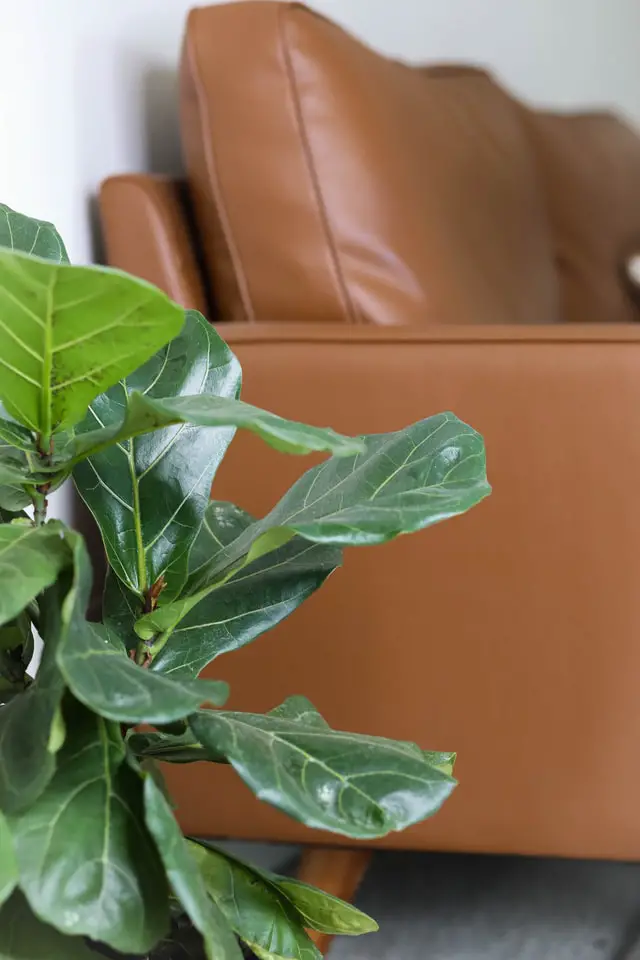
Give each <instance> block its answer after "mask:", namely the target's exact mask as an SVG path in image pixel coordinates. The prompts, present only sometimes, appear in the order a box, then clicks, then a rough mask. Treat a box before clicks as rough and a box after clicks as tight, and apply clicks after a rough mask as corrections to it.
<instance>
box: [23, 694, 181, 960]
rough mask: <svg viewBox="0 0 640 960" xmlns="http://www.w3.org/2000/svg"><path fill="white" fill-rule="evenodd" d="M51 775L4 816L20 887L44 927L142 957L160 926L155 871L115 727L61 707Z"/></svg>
mask: <svg viewBox="0 0 640 960" xmlns="http://www.w3.org/2000/svg"><path fill="white" fill-rule="evenodd" d="M66 707H67V709H66V715H65V721H66V727H67V739H66V742H65V744H64V746H63V748H62V750H61V751H60V754H59V757H58V768H57V771H56V773H55V776H54V777H53V779H52V780H51V782H50V783H49V785H48V786H47V788H46V790H45V791H44V793H42V794H41V796H40V797H38V799H37V800H36V801H35V803H33V804H32V805H31V806H30V807H29V808H28V809H27V810H25V811H24V812H23V813H21V814H17V815H14V816H11V817H9V826H10V829H11V833H12V836H13V842H14V847H15V852H16V858H17V861H18V867H19V871H20V886H21V888H22V890H23V892H24V894H25V896H26V897H27V900H28V901H29V904H30V905H31V908H32V910H34V912H37V914H38V916H39V917H40V919H41V920H43V921H44V922H45V923H49V924H51V926H53V927H56V929H58V930H60V932H61V933H65V934H67V935H71V936H79V935H83V936H88V937H91V938H92V939H93V940H97V941H99V942H102V943H106V944H108V945H109V946H111V947H113V948H114V949H115V950H120V951H121V952H124V953H126V952H131V953H144V952H145V951H147V950H150V949H151V948H152V947H153V946H154V944H155V943H156V942H157V941H158V939H159V938H160V937H161V936H163V934H164V933H165V932H166V930H167V929H168V923H169V914H168V891H167V886H166V880H165V876H164V871H163V868H162V864H161V862H160V860H159V858H158V856H157V853H156V850H155V848H154V845H153V842H152V840H151V837H150V836H149V834H148V833H147V830H146V829H145V827H144V808H143V800H142V789H143V788H142V782H141V780H140V777H139V776H138V774H136V773H135V772H134V770H133V769H132V768H131V767H130V765H129V764H128V763H127V762H126V751H125V747H124V744H123V742H122V738H121V736H120V732H119V728H118V727H117V725H112V724H111V725H110V724H108V723H107V722H106V721H105V720H102V719H101V718H100V717H96V716H95V715H94V714H92V713H90V712H89V711H87V710H86V709H85V708H84V707H82V706H80V705H79V704H77V703H74V702H73V701H71V700H69V701H68V702H67V705H66Z"/></svg>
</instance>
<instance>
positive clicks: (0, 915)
mask: <svg viewBox="0 0 640 960" xmlns="http://www.w3.org/2000/svg"><path fill="white" fill-rule="evenodd" d="M0 960H96V954H95V953H94V952H93V951H92V950H91V949H90V948H89V947H88V946H87V944H86V943H85V941H84V940H83V939H82V938H81V937H65V936H64V935H63V934H61V933H58V931H57V930H54V929H53V927H50V926H48V925H47V924H45V923H42V921H41V920H39V919H38V917H36V916H35V914H34V913H33V911H32V910H31V908H30V906H29V904H28V903H27V901H26V900H25V898H24V896H23V895H22V894H21V893H18V892H17V891H16V893H14V895H13V896H12V897H11V899H10V900H9V901H7V903H5V904H4V906H3V907H2V908H0Z"/></svg>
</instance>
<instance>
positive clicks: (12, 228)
mask: <svg viewBox="0 0 640 960" xmlns="http://www.w3.org/2000/svg"><path fill="white" fill-rule="evenodd" d="M0 247H8V248H9V250H19V251H21V252H22V253H30V254H33V255H34V256H35V257H42V259H43V260H51V261H52V262H53V263H68V262H69V257H68V256H67V251H66V250H65V246H64V243H63V242H62V237H61V236H60V234H59V233H58V231H57V230H56V228H55V227H54V225H53V224H52V223H49V222H48V221H47V220H35V219H34V218H33V217H26V216H25V215H24V214H22V213H18V212H17V211H16V210H12V209H11V207H8V206H7V205H6V204H4V203H0Z"/></svg>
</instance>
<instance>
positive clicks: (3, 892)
mask: <svg viewBox="0 0 640 960" xmlns="http://www.w3.org/2000/svg"><path fill="white" fill-rule="evenodd" d="M17 882H18V865H17V863H16V857H15V853H14V851H13V840H12V839H11V832H10V830H9V825H8V823H7V821H6V819H5V816H4V814H3V813H2V810H0V906H1V905H2V904H3V903H4V902H5V900H7V899H8V898H9V897H10V896H11V894H12V893H13V891H14V889H15V886H16V884H17Z"/></svg>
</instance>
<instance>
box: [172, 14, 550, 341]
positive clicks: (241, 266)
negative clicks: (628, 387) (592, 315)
mask: <svg viewBox="0 0 640 960" xmlns="http://www.w3.org/2000/svg"><path fill="white" fill-rule="evenodd" d="M181 115H182V132H183V145H184V153H185V160H186V164H187V170H188V176H189V181H190V184H191V188H192V190H193V193H194V198H195V210H196V214H197V216H198V218H199V225H200V231H201V236H202V241H203V244H204V250H205V254H206V258H207V264H208V269H209V271H210V273H211V276H212V278H213V281H212V282H213V287H214V289H215V295H216V299H217V302H218V306H219V308H220V316H221V318H222V319H225V320H249V321H261V322H268V321H277V322H289V321H294V322H303V321H304V322H309V321H322V322H341V323H351V324H360V323H371V324H378V325H406V324H412V325H420V326H422V325H427V324H431V323H441V324H454V323H477V324H483V323H545V322H549V323H551V322H555V321H557V320H558V319H559V313H558V310H559V307H558V288H557V278H556V273H555V269H554V263H553V256H552V247H551V244H550V239H549V226H548V223H547V217H546V213H545V208H544V202H543V197H542V192H541V186H540V183H539V180H538V177H537V173H536V165H535V160H534V157H533V154H532V151H531V149H530V144H529V140H528V136H527V132H526V129H525V127H524V124H523V122H522V117H521V112H520V110H519V108H518V106H517V105H516V103H515V102H514V101H513V100H512V99H511V98H510V97H509V96H508V95H507V94H506V93H505V92H504V91H502V90H501V89H500V87H499V86H498V85H497V84H496V83H494V82H493V81H492V80H491V78H490V77H489V76H488V75H486V74H484V73H483V72H482V71H479V70H477V71H474V70H464V69H463V70H460V69H455V68H454V69H452V70H447V69H444V70H441V71H439V72H438V71H426V70H424V69H423V68H415V69H414V68H411V67H409V66H406V65H404V64H402V63H398V62H396V61H393V60H390V59H387V58H385V57H383V56H381V55H380V54H378V53H375V52H374V51H373V50H371V49H370V48H368V47H367V46H365V45H364V44H362V43H360V42H359V41H358V40H356V39H355V38H353V37H352V36H351V35H350V34H348V33H347V32H345V31H344V30H342V29H341V28H339V27H338V26H336V25H334V24H332V23H330V22H329V21H328V20H325V19H324V18H322V17H320V16H318V15H316V14H315V13H313V12H312V11H310V10H309V9H307V8H306V7H303V6H302V5H301V4H297V3H292V4H288V3H277V2H272V0H248V2H244V3H233V4H222V5H220V6H214V7H208V8H207V7H205V8H199V9H196V10H194V11H192V13H191V14H190V16H189V20H188V24H187V31H186V40H185V47H184V56H183V62H182V111H181Z"/></svg>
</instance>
